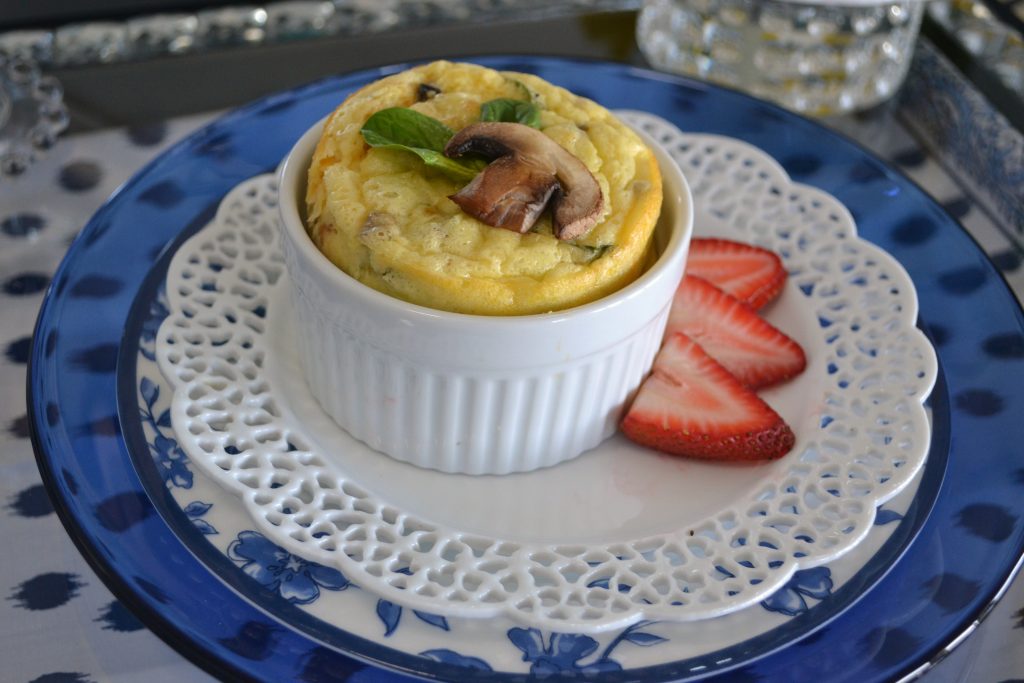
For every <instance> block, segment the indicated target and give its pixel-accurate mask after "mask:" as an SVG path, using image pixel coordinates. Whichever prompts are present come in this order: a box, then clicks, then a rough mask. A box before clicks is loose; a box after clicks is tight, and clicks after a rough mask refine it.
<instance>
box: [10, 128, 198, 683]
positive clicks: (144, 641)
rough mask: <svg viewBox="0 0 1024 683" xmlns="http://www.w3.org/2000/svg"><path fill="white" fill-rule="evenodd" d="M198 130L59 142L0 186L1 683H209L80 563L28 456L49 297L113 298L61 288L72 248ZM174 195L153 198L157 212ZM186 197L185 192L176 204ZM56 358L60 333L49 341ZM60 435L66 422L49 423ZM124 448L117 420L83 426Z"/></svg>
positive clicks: (96, 290)
mask: <svg viewBox="0 0 1024 683" xmlns="http://www.w3.org/2000/svg"><path fill="white" fill-rule="evenodd" d="M197 122H198V121H197V120H192V121H190V122H171V123H158V124H154V125H148V126H142V127H138V128H132V129H128V130H116V131H109V132H103V133H98V134H92V135H85V136H77V137H76V136H71V137H68V138H64V139H62V140H61V141H60V143H59V147H58V149H57V150H56V152H59V153H56V152H55V153H54V154H51V155H49V156H48V157H45V158H43V159H41V160H40V161H39V162H38V163H37V164H35V165H33V167H32V168H31V170H30V171H29V172H28V173H27V174H26V175H25V176H23V177H22V178H19V179H18V180H17V182H11V181H0V539H2V542H3V544H4V547H3V559H2V560H0V681H3V682H4V683H8V682H10V683H110V682H118V683H135V682H137V681H153V682H158V683H179V682H180V681H190V682H191V681H200V682H203V681H212V680H213V679H212V678H210V677H209V676H208V675H207V674H205V673H204V672H202V671H201V670H199V669H198V668H196V667H195V666H194V665H192V664H191V663H189V662H188V661H187V660H185V659H183V658H182V657H181V656H180V655H179V654H178V653H176V652H175V651H174V650H172V649H171V648H170V647H168V646H167V645H166V644H165V643H164V642H163V641H161V640H160V639H158V638H157V637H156V636H154V635H153V634H152V633H151V632H150V631H149V630H148V629H146V628H145V627H144V626H143V625H142V623H141V622H140V621H139V620H138V618H137V617H136V616H135V615H134V614H132V613H131V612H130V611H129V610H128V609H127V608H126V607H125V606H124V604H123V603H121V602H120V601H119V600H117V599H116V598H115V597H114V596H113V595H111V593H110V592H109V591H108V590H107V589H106V587H105V586H104V585H103V582H102V581H100V580H99V579H98V578H97V577H96V576H95V575H94V574H93V572H92V570H91V569H90V568H89V566H88V565H87V564H86V563H85V560H84V559H82V558H81V556H80V555H79V554H78V552H77V550H76V549H75V547H74V545H73V544H72V542H71V540H70V538H69V537H68V535H67V532H66V531H65V530H64V527H63V526H62V525H61V523H60V520H59V519H58V518H57V514H56V511H55V509H54V504H53V502H52V501H51V500H50V497H49V496H48V495H47V492H46V489H45V487H44V486H43V484H42V482H41V481H40V478H39V472H38V470H37V468H36V466H35V461H34V457H33V453H32V442H31V438H30V437H31V435H30V433H29V417H28V415H27V408H26V404H25V381H26V370H27V363H28V362H29V357H30V355H31V353H32V349H33V346H34V341H33V339H32V329H33V325H34V323H35V318H36V314H37V313H38V311H39V306H40V304H41V303H42V301H43V297H44V296H45V295H46V292H47V290H48V288H50V287H57V286H60V287H63V288H66V290H67V293H68V294H69V295H70V296H71V297H73V298H74V299H77V300H83V301H84V300H89V301H101V300H103V299H104V298H106V297H110V296H114V295H116V294H118V293H119V292H120V291H121V289H122V283H121V282H120V281H119V280H118V279H117V274H116V273H74V274H73V276H72V277H71V278H69V279H68V280H67V281H65V282H60V283H54V282H53V280H52V279H53V274H54V272H55V271H56V269H57V265H58V264H59V262H60V259H61V258H62V256H63V254H64V252H65V251H66V250H67V248H68V245H69V244H70V243H71V241H73V239H74V236H75V235H77V233H78V231H79V230H80V229H81V228H82V226H83V225H84V224H85V222H86V221H87V220H88V219H89V217H90V216H91V215H92V214H93V213H94V212H95V211H96V210H97V208H99V206H100V205H101V204H102V203H103V201H104V200H105V199H106V198H107V197H108V196H109V195H110V194H111V193H112V192H113V191H114V190H115V189H116V188H117V186H118V185H119V184H121V183H122V182H124V181H125V180H126V179H127V178H128V177H129V176H130V175H131V173H133V172H134V171H135V170H137V169H138V168H139V167H140V166H142V165H143V164H145V163H146V162H147V161H149V160H150V159H151V158H152V157H153V156H154V155H155V154H157V153H159V152H160V151H161V150H162V149H164V148H165V147H166V146H167V145H168V144H170V143H171V142H173V141H174V140H176V139H178V138H180V137H181V135H182V134H184V133H185V132H187V131H188V130H191V129H192V128H193V127H194V126H195V125H196V123H197ZM175 191H176V188H157V189H156V190H155V191H154V193H153V195H152V201H153V203H154V206H156V207H158V208H159V207H160V206H162V205H166V204H167V203H168V202H172V201H174V199H175V196H176V195H175ZM179 192H180V190H179ZM40 349H41V351H42V352H43V353H45V354H47V355H51V356H52V355H53V354H54V353H59V352H60V350H61V339H60V336H59V333H57V332H54V333H51V334H49V335H48V336H47V338H46V339H43V340H41V341H40ZM116 362H117V348H116V347H115V346H112V345H111V346H107V345H103V346H97V347H95V348H90V349H86V350H84V351H82V352H80V353H79V355H78V356H76V358H75V363H76V364H77V365H78V366H79V367H81V368H82V369H83V370H84V371H86V372H91V373H102V372H110V371H112V370H113V368H114V367H115V366H116ZM43 418H44V420H45V422H46V423H48V424H51V425H52V424H57V423H58V422H59V421H60V419H61V416H60V411H59V408H58V407H57V406H55V405H54V406H48V407H47V410H46V411H45V415H44V416H43ZM83 428H88V429H89V430H91V431H92V432H93V433H95V434H97V435H99V436H100V437H102V436H103V435H104V434H117V433H118V426H117V422H116V418H115V417H113V416H101V415H97V416H96V418H95V421H94V423H93V424H91V425H88V426H83ZM68 483H69V484H71V483H72V482H68ZM140 509H141V508H140V505H139V501H132V500H113V501H109V503H108V504H107V505H106V506H104V507H103V509H101V510H97V514H99V515H101V516H102V519H103V521H104V523H106V524H109V525H110V526H112V527H115V528H123V529H128V528H131V526H132V525H133V524H134V523H135V522H136V518H135V516H136V515H137V514H138V510H140Z"/></svg>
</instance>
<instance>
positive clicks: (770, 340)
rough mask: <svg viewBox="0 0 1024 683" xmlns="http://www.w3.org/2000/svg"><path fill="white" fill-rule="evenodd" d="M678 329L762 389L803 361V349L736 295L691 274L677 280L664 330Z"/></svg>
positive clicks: (799, 369) (795, 369) (743, 380)
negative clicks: (681, 279)
mask: <svg viewBox="0 0 1024 683" xmlns="http://www.w3.org/2000/svg"><path fill="white" fill-rule="evenodd" d="M673 332H683V333H685V334H686V335H688V336H689V337H690V338H691V339H693V340H694V341H695V342H697V343H698V344H700V345H701V346H702V347H704V350H705V351H707V353H708V355H709V356H711V357H712V358H714V359H715V360H716V361H718V362H719V363H721V364H722V366H723V367H725V369H726V370H728V371H729V372H731V373H732V374H733V375H735V376H736V379H738V380H739V381H740V382H741V383H742V384H744V385H746V386H748V387H750V388H751V389H761V388H763V387H768V386H771V385H773V384H778V383H779V382H783V381H785V380H787V379H790V378H792V377H795V376H796V375H799V374H800V373H801V372H803V370H804V368H805V367H807V357H806V356H805V355H804V350H803V349H802V348H800V345H799V344H797V343H796V342H795V341H793V340H792V339H790V338H789V337H787V336H786V335H785V334H783V333H782V332H781V331H779V330H778V329H777V328H775V327H773V326H772V325H771V324H770V323H768V322H767V321H765V320H764V319H762V318H761V317H760V316H759V315H758V314H757V311H755V310H754V309H752V308H751V307H750V306H747V305H746V304H745V303H743V302H742V301H740V300H739V299H737V298H735V297H733V296H730V295H728V294H726V293H725V292H723V291H722V290H720V289H718V288H717V287H715V286H714V285H712V284H711V283H710V282H708V281H706V280H702V279H701V278H699V277H695V276H693V275H685V276H683V281H682V282H681V283H679V289H677V290H676V294H675V298H674V299H673V300H672V310H671V312H670V313H669V316H668V326H667V328H666V330H665V334H666V335H668V334H672V333H673Z"/></svg>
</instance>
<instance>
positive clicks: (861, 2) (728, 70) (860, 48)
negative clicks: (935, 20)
mask: <svg viewBox="0 0 1024 683" xmlns="http://www.w3.org/2000/svg"><path fill="white" fill-rule="evenodd" d="M924 4H925V3H924V1H923V0H899V1H897V2H892V1H890V2H881V1H879V0H839V1H838V2H835V1H829V0H818V2H816V3H813V4H811V3H808V2H803V1H798V0H644V4H643V9H642V10H641V12H640V17H639V20H638V23H637V43H638V45H639V46H640V50H641V51H642V52H643V54H644V55H645V57H646V58H647V60H648V61H649V62H650V63H651V65H652V66H654V67H655V68H657V69H661V70H664V71H671V72H675V73H682V74H687V75H691V76H697V77H700V78H704V79H707V80H710V81H714V82H716V83H720V84H723V85H728V86H732V87H736V88H739V89H741V90H745V91H747V92H750V93H752V94H754V95H757V96H759V97H763V98H765V99H769V100H773V101H775V102H778V103H779V104H782V105H783V106H786V107H789V108H790V109H794V110H796V111H800V112H804V113H809V114H815V115H826V114H834V113H842V112H847V111H852V110H859V109H865V108H868V107H870V106H872V105H875V104H877V103H879V102H881V101H883V100H885V99H887V98H888V97H889V96H891V95H892V94H893V93H894V92H895V91H896V90H897V89H898V88H899V86H900V84H901V83H902V82H903V79H904V78H905V77H906V75H907V69H908V68H909V66H910V58H911V56H912V54H913V49H914V44H915V42H916V40H917V35H918V30H919V28H920V24H921V16H922V13H923V10H924Z"/></svg>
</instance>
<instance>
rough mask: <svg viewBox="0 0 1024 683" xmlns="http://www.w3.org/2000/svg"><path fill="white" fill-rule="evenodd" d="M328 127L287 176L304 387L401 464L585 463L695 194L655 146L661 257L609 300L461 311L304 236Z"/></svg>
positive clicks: (491, 468) (651, 327)
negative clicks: (352, 270)
mask: <svg viewBox="0 0 1024 683" xmlns="http://www.w3.org/2000/svg"><path fill="white" fill-rule="evenodd" d="M321 129H322V122H321V123H320V124H317V125H316V126H314V127H313V128H311V129H310V130H309V131H308V132H307V133H306V134H305V135H303V136H302V138H301V139H300V140H299V141H298V143H297V144H296V145H295V147H294V148H293V149H292V150H291V152H290V153H289V155H288V157H287V158H286V159H285V162H284V163H283V164H282V166H281V169H280V172H279V184H280V212H281V233H282V240H281V241H282V248H283V251H284V256H285V264H286V266H287V269H288V274H289V277H290V280H291V298H292V302H293V304H294V306H295V310H296V313H297V320H298V325H299V333H298V335H297V336H298V339H299V344H300V349H299V352H300V357H301V358H302V362H303V365H304V367H305V374H306V380H307V382H308V383H309V386H310V389H311V390H312V393H313V395H314V396H315V397H316V398H317V400H318V401H319V402H320V405H321V406H322V407H323V409H324V410H325V411H326V412H327V413H328V414H329V415H330V416H331V417H332V418H333V419H334V420H335V421H336V422H337V423H338V424H339V425H340V426H341V427H342V428H344V429H345V430H346V431H348V432H349V434H351V435H352V436H354V437H356V438H357V439H359V440H360V441H363V442H364V443H366V444H367V445H369V446H370V447H372V448H374V449H376V450H378V451H381V452H383V453H386V454H388V455H390V456H392V457H394V458H397V459H399V460H402V461H405V462H409V463H412V464H414V465H418V466H420V467H427V468H431V469H436V470H441V471H443V472H461V473H466V474H506V473H509V472H524V471H529V470H533V469H537V468H540V467H548V466H550V465H555V464H557V463H560V462H563V461H565V460H569V459H571V458H574V457H576V456H577V455H579V454H580V453H582V452H584V451H586V450H588V449H590V448H593V447H594V446H596V445H598V444H599V443H601V442H602V441H603V440H604V439H606V438H608V437H609V436H611V435H612V434H613V433H614V432H615V430H616V429H617V427H618V423H619V419H620V417H621V414H622V410H623V407H624V406H625V404H626V402H627V400H628V399H630V398H631V397H632V395H633V393H634V391H635V390H636V388H637V387H638V386H639V385H640V382H641V381H642V380H643V378H644V376H645V375H646V374H647V373H648V371H649V370H650V368H651V364H652V362H653V360H654V356H655V353H656V352H657V350H658V348H659V346H660V344H661V338H662V334H663V333H664V329H665V323H666V320H667V317H668V309H669V304H670V302H671V300H672V295H673V293H674V291H675V289H676V287H677V286H678V283H679V280H680V278H681V277H682V274H683V268H684V266H685V262H686V254H687V250H688V248H689V242H690V235H691V232H692V228H693V206H692V199H691V196H690V190H689V187H688V186H687V184H686V180H685V179H684V178H683V175H682V173H681V172H680V171H679V168H678V167H677V166H676V164H675V162H674V161H673V160H672V158H671V157H669V155H668V154H667V153H665V152H664V151H663V150H662V149H661V148H660V147H658V146H657V144H656V143H655V142H654V141H653V140H651V139H649V138H648V139H647V142H648V144H650V145H651V147H652V148H654V150H655V153H656V154H657V157H658V162H659V164H660V166H661V173H662V178H663V186H664V196H665V199H664V202H663V206H662V213H661V219H660V220H659V226H658V230H657V233H656V234H657V236H658V239H659V242H658V244H659V245H660V246H661V256H660V257H659V258H658V260H657V262H656V263H655V264H654V265H653V266H652V267H651V268H650V269H648V270H647V272H645V273H644V274H643V275H642V276H641V277H640V278H638V279H637V280H636V281H634V282H633V283H631V284H630V285H628V286H626V287H625V288H623V289H621V290H619V291H618V292H615V293H614V294H611V295H609V296H607V297H604V298H603V299H600V300H598V301H595V302H592V303H589V304H586V305H583V306H579V307H576V308H572V309H568V310H564V311H558V312H555V313H548V314H541V315H527V316H481V315H466V314H461V313H449V312H446V311H439V310H435V309H431V308H426V307H424V306H418V305H415V304H410V303H407V302H405V301H401V300H399V299H395V298H393V297H390V296H388V295H386V294H382V293H380V292H378V291H376V290H374V289H372V288H370V287H367V286H366V285H363V284H362V283H360V282H358V281H357V280H355V279H353V278H351V277H349V276H348V275H346V274H345V273H344V272H343V271H342V270H340V269H339V268H338V267H336V266H335V265H334V264H332V263H331V262H330V261H329V260H328V259H327V258H326V257H325V256H324V255H323V254H322V253H321V252H320V251H319V250H318V249H317V248H316V246H315V245H314V244H313V242H312V240H310V238H309V236H308V235H307V233H306V230H305V227H304V224H303V216H304V214H305V208H304V207H305V192H306V175H307V171H308V168H309V163H310V159H311V157H312V154H313V149H314V147H315V146H316V142H317V140H319V138H320V132H321Z"/></svg>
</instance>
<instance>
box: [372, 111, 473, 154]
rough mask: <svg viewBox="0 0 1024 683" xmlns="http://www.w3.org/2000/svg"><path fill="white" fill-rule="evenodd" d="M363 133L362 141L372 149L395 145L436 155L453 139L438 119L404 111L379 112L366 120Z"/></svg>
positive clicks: (453, 133) (449, 130)
mask: <svg viewBox="0 0 1024 683" xmlns="http://www.w3.org/2000/svg"><path fill="white" fill-rule="evenodd" d="M362 133H363V139H365V140H366V141H367V142H368V143H369V144H371V145H373V146H374V147H377V146H380V145H389V144H395V145H405V146H406V147H420V148H422V149H432V150H434V151H435V152H442V151H444V146H445V144H447V142H448V140H449V139H450V138H451V137H452V136H453V135H455V131H453V130H452V129H451V128H449V127H448V126H446V125H444V124H443V123H441V122H440V121H438V120H437V119H435V118H433V117H430V116H427V115H426V114H421V113H419V112H418V111H416V110H414V109H406V108H404V107H391V108H389V109H381V110H380V111H379V112H377V113H376V114H374V115H373V116H371V117H370V118H368V119H367V120H366V123H365V124H363V130H362Z"/></svg>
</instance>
